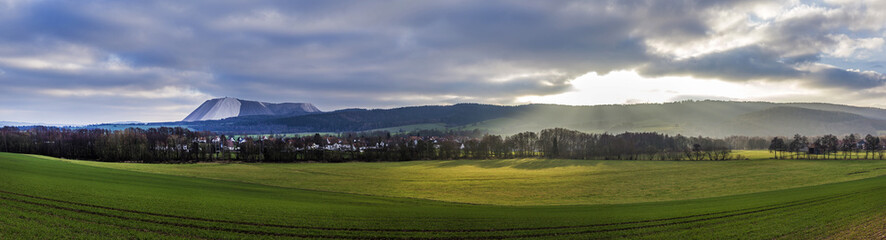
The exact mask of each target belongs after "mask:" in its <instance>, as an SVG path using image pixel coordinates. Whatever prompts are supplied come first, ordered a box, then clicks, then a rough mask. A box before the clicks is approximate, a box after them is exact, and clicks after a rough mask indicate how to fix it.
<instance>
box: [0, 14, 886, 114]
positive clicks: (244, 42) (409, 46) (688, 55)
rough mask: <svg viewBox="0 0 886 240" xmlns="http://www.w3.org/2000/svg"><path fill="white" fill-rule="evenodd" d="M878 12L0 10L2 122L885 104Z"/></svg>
mask: <svg viewBox="0 0 886 240" xmlns="http://www.w3.org/2000/svg"><path fill="white" fill-rule="evenodd" d="M883 9H886V1H882V0H861V1H849V0H815V1H796V0H788V1H770V0H766V1H741V0H738V1H720V0H676V1H661V0H658V1H656V0H609V1H594V0H592V1H550V0H546V1H507V0H503V1H475V0H467V1H413V0H405V1H364V0H357V1H291V0H284V1H225V0H212V1H199V0H198V1H179V0H170V1H165V0H159V1H92V0H80V1H49V0H46V1H41V0H0V121H21V122H42V123H70V124H83V123H97V122H114V121H128V120H136V121H146V122H150V121H173V120H180V119H182V118H184V117H185V116H186V115H187V114H188V113H189V112H190V111H191V110H193V109H195V108H196V107H197V106H198V105H199V104H200V103H202V102H203V101H205V100H207V99H210V98H216V97H225V96H230V97H238V98H242V99H250V100H259V101H268V102H312V103H314V104H315V105H317V106H318V107H319V108H320V109H322V110H335V109H341V108H350V107H360V108H388V107H397V106H404V105H427V104H451V103H459V102H478V103H490V104H508V105H513V104H527V103H560V104H571V105H593V104H612V103H643V102H667V101H675V100H684V99H729V100H764V101H776V102H789V101H802V102H831V103H842V104H850V105H858V106H874V107H886V97H884V96H886V95H884V94H886V86H884V84H886V76H884V75H883V73H886V54H884V47H883V45H884V38H886V11H883Z"/></svg>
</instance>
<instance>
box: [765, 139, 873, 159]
mask: <svg viewBox="0 0 886 240" xmlns="http://www.w3.org/2000/svg"><path fill="white" fill-rule="evenodd" d="M883 143H886V140H881V139H880V137H877V136H873V135H870V134H868V135H866V136H864V137H863V138H862V137H859V136H856V135H855V134H849V135H846V136H844V137H843V138H842V139H840V138H839V137H837V136H834V135H831V134H828V135H824V136H819V137H813V138H811V139H810V138H809V137H806V136H803V135H800V134H796V135H794V137H793V138H780V137H775V138H773V139H772V140H771V141H770V143H769V151H770V152H771V153H773V157H774V158H775V159H788V158H790V159H841V158H842V159H874V158H876V159H883V157H884V155H886V152H884V150H886V146H884V145H883ZM862 153H863V154H864V155H862Z"/></svg>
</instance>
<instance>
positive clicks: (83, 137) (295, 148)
mask: <svg viewBox="0 0 886 240" xmlns="http://www.w3.org/2000/svg"><path fill="white" fill-rule="evenodd" d="M881 142H886V141H880V139H879V138H878V137H874V136H871V135H868V136H866V137H864V138H858V137H856V136H855V135H848V136H846V137H844V138H843V139H842V140H840V139H838V138H837V137H836V136H834V135H825V136H822V137H815V138H813V139H811V140H810V138H808V137H805V136H801V135H796V136H794V138H793V139H788V138H778V137H777V138H773V139H772V140H768V139H765V138H761V137H745V136H732V137H727V138H723V139H716V138H707V137H685V136H682V135H674V136H669V135H665V134H659V133H654V132H648V133H631V132H625V133H620V134H608V133H604V134H592V133H584V132H579V131H574V130H568V129H563V128H553V129H544V130H542V131H540V132H537V133H536V132H523V133H518V134H514V135H510V136H500V135H489V134H484V133H482V132H480V131H479V130H473V131H440V130H422V131H415V132H411V133H409V134H395V135H392V134H391V133H389V132H385V131H376V132H359V133H358V132H352V133H341V134H336V135H325V136H324V135H320V134H314V135H307V136H273V135H271V136H260V137H249V136H229V135H224V134H217V133H213V132H207V131H203V132H196V131H190V130H188V129H185V128H166V127H161V128H150V129H139V128H129V129H125V130H118V131H110V130H102V129H80V130H71V129H63V128H52V127H33V128H29V129H26V130H21V129H18V128H14V127H4V128H0V151H3V152H14V153H28V154H41V155H47V156H53V157H61V158H69V159H83V160H96V161H105V162H144V163H186V162H201V161H242V162H345V161H410V160H441V159H508V158H529V157H541V158H566V159H606V160H672V161H676V160H695V161H698V160H729V159H744V157H743V156H739V155H736V154H733V153H732V152H731V150H733V149H769V150H770V151H772V153H773V157H775V158H782V159H783V158H838V157H841V156H842V157H844V158H845V157H848V158H852V157H853V156H854V157H855V158H861V157H860V156H861V155H860V154H849V153H852V152H855V153H859V151H864V153H866V154H865V155H864V158H868V155H870V157H872V158H874V157H877V158H881V159H882V158H883V155H884V154H883V151H881V150H882V149H883V147H882V144H881ZM840 152H842V153H844V155H838V153H840Z"/></svg>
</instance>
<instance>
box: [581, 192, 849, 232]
mask: <svg viewBox="0 0 886 240" xmlns="http://www.w3.org/2000/svg"><path fill="white" fill-rule="evenodd" d="M859 193H860V192H856V193H852V194H844V195H839V196H836V197H831V198H826V199H821V201H818V202H815V203H812V204H813V205H821V204H825V203H829V202H833V201H838V200H840V198H845V197H849V196H850V195H854V194H859ZM782 209H784V208H782ZM799 210H802V209H796V210H792V211H786V212H787V213H791V214H796V211H799ZM773 214H774V213H773ZM744 215H748V214H744ZM771 215H772V214H767V215H763V216H771ZM733 217H736V216H733ZM745 217H750V216H745ZM710 220H713V219H710ZM733 222H735V221H724V222H714V223H705V224H702V225H693V226H687V227H681V228H678V229H676V230H691V229H697V228H704V227H711V226H717V225H723V224H729V223H733ZM675 224H681V223H675ZM673 230H675V229H668V230H660V231H652V232H645V233H635V234H628V235H621V236H620V237H622V238H630V237H639V236H643V235H649V234H655V233H662V232H670V231H673ZM598 239H606V238H598Z"/></svg>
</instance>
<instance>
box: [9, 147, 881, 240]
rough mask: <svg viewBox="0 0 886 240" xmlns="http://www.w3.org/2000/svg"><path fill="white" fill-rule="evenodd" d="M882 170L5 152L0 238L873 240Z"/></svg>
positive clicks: (776, 163) (852, 164)
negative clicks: (214, 159)
mask: <svg viewBox="0 0 886 240" xmlns="http://www.w3.org/2000/svg"><path fill="white" fill-rule="evenodd" d="M748 155H752V154H750V153H749V154H748ZM884 163H886V161H856V160H853V161H843V160H829V161H824V160H818V161H800V160H747V161H724V162H654V161H634V162H631V161H574V160H530V159H525V160H484V161H417V162H405V163H343V164H281V165H270V164H267V165H262V164H192V165H144V164H125V163H114V164H105V163H95V162H82V161H69V160H65V161H62V160H58V159H54V158H48V157H40V156H32V155H19V154H9V153H0V213H2V214H0V239H18V238H50V239H55V238H108V239H118V238H210V239H215V238H226V239H227V238H236V239H244V238H245V239H267V238H312V239H315V238H342V239H427V238H444V239H536V238H557V239H562V238H566V239H589V238H590V239H593V238H650V239H662V238H666V239H686V238H700V239H710V238H717V239H773V238H788V239H808V238H826V237H838V238H840V237H847V236H848V237H857V238H865V237H869V236H875V235H876V234H880V233H879V232H877V230H871V227H868V226H880V225H882V223H883V221H882V219H883V216H886V208H884V207H886V198H884V197H883V196H886V176H882V175H884V173H886V172H883V169H884V168H886V164H884ZM395 173H396V174H395ZM324 176H325V177H324ZM483 176H485V177H486V178H482V177H483ZM386 184H394V185H398V186H395V187H393V188H389V187H385V186H383V185H386ZM444 186H452V187H451V188H448V189H447V188H444ZM307 189H315V190H307ZM572 189H579V190H572ZM317 190H322V191H317ZM390 191H392V192H390ZM339 192H350V193H339ZM427 192H440V195H441V196H439V197H434V196H432V195H428V194H427ZM446 192H451V193H446ZM458 192H463V193H458ZM558 192H564V193H562V194H558ZM355 193H357V194H355ZM496 198H500V199H496ZM429 199H437V200H445V201H435V200H429ZM456 202H466V203H456ZM467 203H471V204H467ZM477 203H481V204H477ZM601 203H602V204H601ZM507 205H521V206H507ZM868 234H874V235H868Z"/></svg>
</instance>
